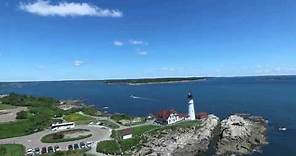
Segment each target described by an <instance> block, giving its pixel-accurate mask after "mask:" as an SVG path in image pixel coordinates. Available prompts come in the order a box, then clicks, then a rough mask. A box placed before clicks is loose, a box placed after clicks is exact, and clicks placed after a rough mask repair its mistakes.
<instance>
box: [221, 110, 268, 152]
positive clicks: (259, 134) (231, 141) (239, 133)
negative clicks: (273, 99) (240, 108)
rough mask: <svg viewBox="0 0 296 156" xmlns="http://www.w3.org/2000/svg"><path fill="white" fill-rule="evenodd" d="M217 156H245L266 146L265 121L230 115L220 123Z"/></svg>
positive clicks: (247, 116)
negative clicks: (234, 155)
mask: <svg viewBox="0 0 296 156" xmlns="http://www.w3.org/2000/svg"><path fill="white" fill-rule="evenodd" d="M219 136H220V139H219V141H218V144H217V151H216V154H217V155H231V154H236V155H247V154H250V153H252V152H254V151H259V149H260V147H261V146H262V145H265V144H267V143H268V142H267V139H266V121H265V120H264V119H263V118H262V117H257V116H249V115H241V114H237V115H231V116H230V117H228V118H227V119H224V120H222V121H221V130H220V134H219Z"/></svg>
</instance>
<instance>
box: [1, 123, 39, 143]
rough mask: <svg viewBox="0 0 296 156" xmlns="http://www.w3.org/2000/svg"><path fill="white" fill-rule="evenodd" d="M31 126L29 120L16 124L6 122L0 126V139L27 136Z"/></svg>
mask: <svg viewBox="0 0 296 156" xmlns="http://www.w3.org/2000/svg"><path fill="white" fill-rule="evenodd" d="M32 126H33V123H32V122H31V121H29V120H27V119H26V120H21V121H16V122H7V123H2V124H0V139H4V138H10V137H16V136H22V135H26V134H29V133H30V132H29V131H28V130H29V129H31V127H32Z"/></svg>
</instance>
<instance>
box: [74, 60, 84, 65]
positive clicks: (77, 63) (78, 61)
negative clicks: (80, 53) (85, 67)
mask: <svg viewBox="0 0 296 156" xmlns="http://www.w3.org/2000/svg"><path fill="white" fill-rule="evenodd" d="M83 63H84V62H83V61H81V60H75V61H74V66H76V67H78V66H81V65H82V64H83Z"/></svg>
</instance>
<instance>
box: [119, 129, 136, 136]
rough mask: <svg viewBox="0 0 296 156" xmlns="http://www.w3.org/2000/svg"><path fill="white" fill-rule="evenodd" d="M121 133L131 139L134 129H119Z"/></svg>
mask: <svg viewBox="0 0 296 156" xmlns="http://www.w3.org/2000/svg"><path fill="white" fill-rule="evenodd" d="M119 135H120V137H121V138H122V139H129V138H132V137H133V131H132V129H131V128H126V129H123V130H121V131H119Z"/></svg>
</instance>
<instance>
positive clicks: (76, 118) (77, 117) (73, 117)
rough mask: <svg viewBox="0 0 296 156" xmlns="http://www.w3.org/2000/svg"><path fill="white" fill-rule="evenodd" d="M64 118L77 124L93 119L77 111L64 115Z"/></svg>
mask: <svg viewBox="0 0 296 156" xmlns="http://www.w3.org/2000/svg"><path fill="white" fill-rule="evenodd" d="M64 119H65V120H66V121H68V122H75V123H77V124H88V123H90V122H91V121H93V120H95V118H92V117H89V116H85V115H82V114H80V113H77V112H76V113H71V114H69V115H66V116H64Z"/></svg>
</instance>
